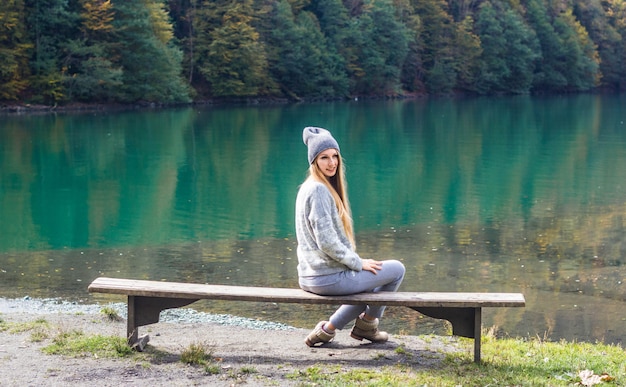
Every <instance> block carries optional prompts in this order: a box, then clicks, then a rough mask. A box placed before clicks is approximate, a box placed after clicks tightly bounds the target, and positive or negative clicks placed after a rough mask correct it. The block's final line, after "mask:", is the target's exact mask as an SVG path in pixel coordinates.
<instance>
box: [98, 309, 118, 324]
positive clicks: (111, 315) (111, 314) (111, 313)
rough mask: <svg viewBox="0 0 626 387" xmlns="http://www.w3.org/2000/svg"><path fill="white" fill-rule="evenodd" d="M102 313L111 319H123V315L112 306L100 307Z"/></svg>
mask: <svg viewBox="0 0 626 387" xmlns="http://www.w3.org/2000/svg"><path fill="white" fill-rule="evenodd" d="M100 313H102V314H103V315H104V316H105V317H106V318H107V319H108V320H109V321H122V320H123V318H122V316H120V315H119V313H117V311H116V310H115V309H113V308H112V307H110V306H105V307H103V308H102V309H100Z"/></svg>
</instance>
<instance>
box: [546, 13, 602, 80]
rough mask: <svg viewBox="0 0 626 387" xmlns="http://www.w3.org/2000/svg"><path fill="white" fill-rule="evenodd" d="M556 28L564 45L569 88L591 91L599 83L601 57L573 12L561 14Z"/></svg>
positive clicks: (564, 64)
mask: <svg viewBox="0 0 626 387" xmlns="http://www.w3.org/2000/svg"><path fill="white" fill-rule="evenodd" d="M554 27H555V30H556V31H557V33H558V35H559V37H560V38H561V42H562V44H563V67H564V68H565V69H568V71H566V72H565V76H566V78H567V84H568V86H569V87H570V88H571V89H573V90H576V91H578V90H589V89H591V88H592V87H595V86H597V84H598V83H599V72H598V70H599V61H600V60H599V56H598V53H597V51H596V49H595V46H594V44H593V43H592V42H591V40H590V39H589V35H588V33H587V30H586V29H585V28H584V27H583V26H582V25H581V24H580V23H579V22H578V21H577V20H576V18H575V17H574V15H573V14H572V11H571V10H567V11H565V12H562V13H560V14H559V16H558V17H557V18H556V19H555V21H554Z"/></svg>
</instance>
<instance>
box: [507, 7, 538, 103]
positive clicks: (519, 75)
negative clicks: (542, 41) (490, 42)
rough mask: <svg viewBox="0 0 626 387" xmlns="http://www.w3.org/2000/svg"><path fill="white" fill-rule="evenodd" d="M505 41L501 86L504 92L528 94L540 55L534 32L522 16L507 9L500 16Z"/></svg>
mask: <svg viewBox="0 0 626 387" xmlns="http://www.w3.org/2000/svg"><path fill="white" fill-rule="evenodd" d="M502 25H503V28H504V31H503V37H504V41H505V53H504V58H505V62H506V66H507V68H508V71H507V73H506V74H505V75H504V78H503V79H502V81H503V86H504V89H505V90H506V92H508V93H516V94H523V93H528V92H529V91H530V89H531V87H532V85H533V80H534V72H535V65H536V61H537V58H538V57H540V55H541V50H540V46H539V42H538V41H537V36H536V35H535V31H533V30H532V29H531V28H530V27H528V25H526V23H525V22H524V19H523V18H522V16H521V15H520V14H519V13H517V11H515V10H513V9H507V10H506V11H505V12H504V14H503V15H502Z"/></svg>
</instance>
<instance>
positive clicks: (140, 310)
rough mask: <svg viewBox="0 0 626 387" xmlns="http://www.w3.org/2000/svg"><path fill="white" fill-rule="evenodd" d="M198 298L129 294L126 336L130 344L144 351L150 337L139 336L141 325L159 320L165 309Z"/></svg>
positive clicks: (189, 302)
mask: <svg viewBox="0 0 626 387" xmlns="http://www.w3.org/2000/svg"><path fill="white" fill-rule="evenodd" d="M196 301H198V300H194V299H186V298H167V297H143V296H128V319H127V322H126V337H127V338H128V345H130V346H131V347H133V348H135V349H137V350H139V351H143V349H144V347H145V346H146V344H147V343H148V340H149V337H148V336H143V337H141V338H139V327H140V326H144V325H149V324H154V323H157V322H159V316H160V314H161V312H162V311H163V310H165V309H171V308H180V307H182V306H187V305H189V304H192V303H194V302H196Z"/></svg>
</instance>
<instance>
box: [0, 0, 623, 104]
mask: <svg viewBox="0 0 626 387" xmlns="http://www.w3.org/2000/svg"><path fill="white" fill-rule="evenodd" d="M625 41H626V5H625V2H624V1H623V0H573V1H571V2H553V1H548V0H512V1H505V2H500V1H497V2H496V1H488V0H487V1H481V2H477V1H449V0H364V1H342V0H320V1H310V0H277V1H267V0H244V1H235V0H189V1H180V0H179V1H176V0H167V1H166V0H140V1H111V0H6V1H4V2H2V4H1V5H0V100H25V101H28V102H35V103H46V104H55V103H66V102H75V101H80V102H102V103H108V102H122V103H137V102H155V103H181V102H183V103H184V102H189V101H190V100H191V96H195V95H199V96H200V97H201V98H242V97H243V98H254V97H257V96H262V97H273V96H279V97H284V96H286V97H288V98H292V99H296V100H299V99H306V98H309V99H310V98H345V97H350V96H352V95H373V96H383V95H401V94H403V93H415V92H427V93H431V94H447V93H451V92H453V91H456V90H460V91H465V92H472V93H479V94H492V93H528V92H545V91H549V92H571V91H586V90H590V89H593V88H596V87H604V88H612V89H622V88H623V87H624V86H626V66H624V63H625V62H626V44H624V42H625Z"/></svg>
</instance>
